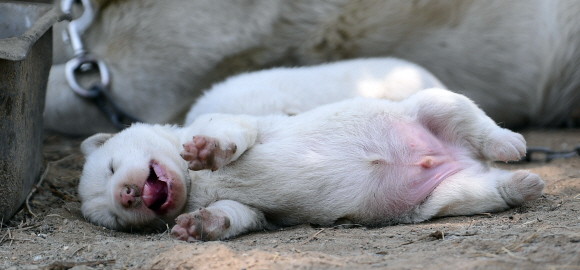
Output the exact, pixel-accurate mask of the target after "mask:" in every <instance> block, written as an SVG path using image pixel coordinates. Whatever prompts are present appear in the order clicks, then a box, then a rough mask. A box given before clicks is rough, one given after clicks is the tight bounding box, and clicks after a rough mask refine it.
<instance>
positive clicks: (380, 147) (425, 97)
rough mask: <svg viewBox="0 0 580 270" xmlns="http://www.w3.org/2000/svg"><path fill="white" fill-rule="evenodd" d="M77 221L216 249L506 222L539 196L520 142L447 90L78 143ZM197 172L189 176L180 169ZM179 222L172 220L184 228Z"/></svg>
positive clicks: (200, 121) (151, 128)
mask: <svg viewBox="0 0 580 270" xmlns="http://www.w3.org/2000/svg"><path fill="white" fill-rule="evenodd" d="M81 147H82V151H83V153H84V154H85V155H86V164H85V166H84V170H83V173H82V177H81V182H80V185H79V194H80V196H81V199H82V212H83V214H84V215H85V217H86V218H87V219H88V220H89V221H91V222H94V223H96V224H99V225H102V226H106V227H108V228H113V229H138V228H143V227H160V226H163V225H164V223H165V222H167V223H172V222H173V221H174V219H175V218H176V217H177V220H176V222H177V224H176V225H175V227H173V230H172V232H173V234H174V235H175V236H177V237H178V238H179V239H182V240H199V239H201V240H215V239H224V238H228V237H233V236H236V235H239V234H242V233H246V232H249V231H255V230H261V229H270V228H276V227H280V226H291V225H295V224H300V223H307V222H308V223H313V224H320V225H331V224H334V223H335V222H337V221H340V222H344V221H350V222H355V223H358V224H364V225H368V226H381V225H386V224H392V223H396V222H419V221H423V220H426V219H430V218H432V217H438V216H447V215H470V214H475V213H481V212H491V211H501V210H505V209H508V208H509V207H512V206H516V205H520V204H522V203H524V202H525V201H528V200H533V199H536V198H538V197H540V196H541V194H542V190H543V188H544V182H543V181H542V180H541V179H540V177H539V176H538V175H536V174H533V173H530V172H528V171H516V172H510V171H505V170H500V169H497V168H494V167H493V166H492V164H491V161H496V160H503V161H507V160H517V159H519V158H520V157H521V156H522V155H524V153H525V141H524V139H523V137H522V136H521V135H519V134H517V133H513V132H511V131H509V130H507V129H503V128H500V127H498V126H497V125H496V124H495V123H494V122H493V121H492V120H491V119H490V118H489V117H487V116H486V115H485V114H484V113H483V111H481V110H480V109H479V108H478V107H477V106H476V105H474V104H473V102H472V101H471V100H469V99H467V98H466V97H464V96H462V95H459V94H454V93H452V92H449V91H447V90H442V89H428V90H424V91H419V92H418V93H416V94H415V95H413V96H411V97H410V98H408V99H405V100H403V101H400V102H393V101H388V100H379V99H363V98H358V99H354V100H347V101H343V102H339V103H333V104H329V105H326V106H322V107H318V108H316V109H314V110H311V111H308V112H304V113H301V114H298V115H296V116H284V115H270V116H263V117H255V116H246V115H225V114H205V115H202V116H200V117H198V118H197V119H196V120H195V122H194V123H192V124H191V125H189V126H187V127H183V128H180V127H176V126H169V125H165V126H163V125H147V124H135V125H133V126H132V127H130V128H128V129H126V130H124V131H122V132H120V133H118V134H116V135H112V134H97V135H94V136H92V137H90V138H88V139H87V140H85V141H84V142H83V144H82V146H81ZM188 168H189V169H191V170H188ZM178 216H179V217H178Z"/></svg>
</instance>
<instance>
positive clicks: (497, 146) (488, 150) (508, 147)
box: [481, 128, 526, 162]
mask: <svg viewBox="0 0 580 270" xmlns="http://www.w3.org/2000/svg"><path fill="white" fill-rule="evenodd" d="M481 153H482V155H483V157H484V158H485V159H487V160H490V161H505V162H507V161H512V160H513V161H516V160H520V158H521V157H523V156H524V155H525V154H526V140H525V139H524V136H522V135H521V134H519V133H515V132H512V131H509V130H507V129H503V128H502V129H497V130H495V131H493V132H492V133H491V134H489V136H488V138H487V140H485V143H484V145H483V148H482V149H481Z"/></svg>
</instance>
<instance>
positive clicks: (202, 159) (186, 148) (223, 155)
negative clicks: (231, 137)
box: [181, 135, 237, 171]
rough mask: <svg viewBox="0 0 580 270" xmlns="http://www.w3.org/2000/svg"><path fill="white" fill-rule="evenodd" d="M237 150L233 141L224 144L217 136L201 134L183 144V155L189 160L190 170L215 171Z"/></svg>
mask: <svg viewBox="0 0 580 270" xmlns="http://www.w3.org/2000/svg"><path fill="white" fill-rule="evenodd" d="M236 150H237V147H236V145H235V144H233V143H229V144H227V145H225V146H224V145H222V143H220V141H219V140H218V139H216V138H212V137H208V136H203V135H199V136H195V137H193V140H191V141H189V142H187V143H185V144H183V151H182V152H181V157H182V158H183V159H184V160H185V161H187V162H188V166H189V169H190V170H194V171H199V170H204V169H211V170H213V171H215V170H217V169H219V168H220V167H222V166H223V165H225V164H227V163H228V162H229V160H230V158H231V157H232V155H233V154H234V153H235V152H236Z"/></svg>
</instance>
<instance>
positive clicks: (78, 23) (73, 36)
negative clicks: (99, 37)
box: [60, 0, 95, 56]
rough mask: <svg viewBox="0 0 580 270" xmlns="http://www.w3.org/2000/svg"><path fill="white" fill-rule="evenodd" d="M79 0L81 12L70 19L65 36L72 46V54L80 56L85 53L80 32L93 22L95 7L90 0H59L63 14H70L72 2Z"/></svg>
mask: <svg viewBox="0 0 580 270" xmlns="http://www.w3.org/2000/svg"><path fill="white" fill-rule="evenodd" d="M78 1H81V3H82V5H83V9H84V11H83V14H82V15H81V16H80V17H79V18H77V19H75V20H73V21H71V22H70V23H69V24H68V27H67V30H66V32H67V36H68V39H69V42H70V44H71V46H72V48H73V51H74V55H75V56H80V55H83V54H85V53H86V51H85V49H84V46H83V41H82V39H81V34H82V33H83V32H84V31H85V30H86V29H87V28H88V27H89V26H90V25H91V24H92V23H93V20H94V19H95V8H94V6H93V2H92V1H91V0H63V1H62V2H61V5H60V7H61V9H62V12H63V13H65V14H71V12H72V6H73V3H75V2H78Z"/></svg>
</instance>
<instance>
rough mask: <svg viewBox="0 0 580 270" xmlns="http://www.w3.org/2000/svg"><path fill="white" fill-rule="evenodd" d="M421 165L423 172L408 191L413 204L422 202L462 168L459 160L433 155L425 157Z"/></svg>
mask: <svg viewBox="0 0 580 270" xmlns="http://www.w3.org/2000/svg"><path fill="white" fill-rule="evenodd" d="M419 166H420V167H421V172H420V173H419V175H418V176H417V180H415V181H413V182H412V184H411V185H410V188H409V191H408V192H409V193H408V200H409V202H410V203H411V204H412V205H417V204H419V203H421V202H422V201H423V200H425V198H427V196H429V194H431V192H432V191H433V190H434V189H435V188H436V187H437V186H438V185H439V184H440V183H441V182H443V180H445V179H446V178H447V177H449V176H451V175H453V174H455V173H457V172H458V171H459V170H460V167H459V165H458V164H457V162H455V161H452V160H449V159H446V160H445V159H444V160H439V159H438V158H437V157H433V156H426V157H423V158H422V160H421V162H420V163H419Z"/></svg>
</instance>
